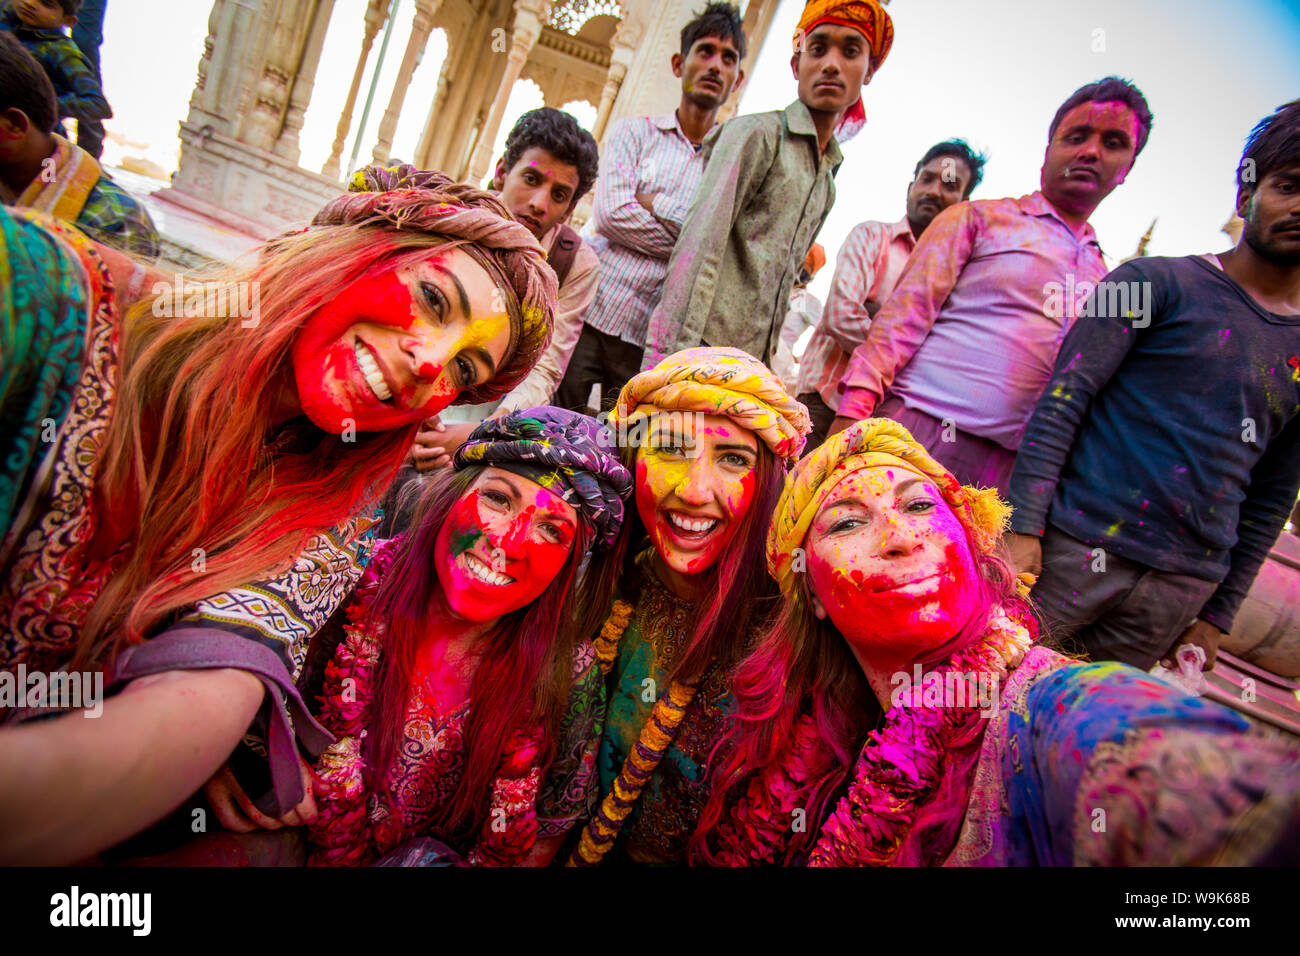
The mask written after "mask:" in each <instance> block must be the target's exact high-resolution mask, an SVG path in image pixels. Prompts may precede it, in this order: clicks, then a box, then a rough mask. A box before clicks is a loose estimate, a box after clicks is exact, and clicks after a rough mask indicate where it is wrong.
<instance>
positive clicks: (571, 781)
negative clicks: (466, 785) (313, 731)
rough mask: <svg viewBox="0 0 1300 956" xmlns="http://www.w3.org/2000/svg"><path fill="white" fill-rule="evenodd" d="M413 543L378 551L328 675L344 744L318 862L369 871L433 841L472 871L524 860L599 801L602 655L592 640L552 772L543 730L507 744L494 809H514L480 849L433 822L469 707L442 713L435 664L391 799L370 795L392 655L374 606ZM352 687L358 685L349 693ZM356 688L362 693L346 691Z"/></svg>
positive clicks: (461, 748)
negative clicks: (368, 744) (382, 664)
mask: <svg viewBox="0 0 1300 956" xmlns="http://www.w3.org/2000/svg"><path fill="white" fill-rule="evenodd" d="M401 540H402V537H401V536H400V535H399V536H398V537H397V538H393V539H391V540H389V541H385V542H383V543H381V544H380V545H379V546H378V547H377V548H376V549H375V554H374V560H373V561H372V562H371V564H370V566H369V568H368V569H367V570H366V573H365V575H364V576H363V578H362V581H361V583H360V584H359V585H358V587H357V591H356V595H355V596H354V598H353V600H352V601H351V602H350V603H349V604H348V606H347V609H346V613H347V615H348V618H349V620H350V621H351V626H349V627H347V629H346V630H347V637H346V638H345V639H344V642H343V643H342V644H340V645H339V648H338V650H337V651H336V653H335V658H334V661H333V663H332V664H331V665H330V666H329V667H328V668H327V670H326V678H325V696H324V697H323V698H322V701H323V703H324V708H323V710H322V713H321V721H322V723H324V724H325V726H326V727H328V728H329V730H330V731H331V732H332V733H334V734H336V735H337V736H338V737H339V740H338V742H337V743H335V744H334V745H333V746H331V747H330V748H329V750H328V751H326V753H325V754H324V755H323V756H322V757H321V761H320V765H319V769H320V771H321V774H322V776H323V777H324V778H325V779H326V781H327V783H328V784H329V785H330V787H331V788H332V790H333V793H332V794H327V795H325V796H324V797H322V798H321V799H320V815H319V817H318V818H317V820H316V822H315V823H314V824H312V826H311V827H310V830H309V834H310V839H311V844H312V848H311V856H310V858H309V864H311V865H334V866H338V865H351V866H360V865H367V864H370V863H373V862H375V861H376V860H378V859H379V858H380V857H383V856H385V855H387V854H388V853H389V852H390V851H392V850H394V849H396V848H398V847H400V846H401V845H402V844H404V843H407V842H409V841H412V840H415V839H418V838H420V837H426V836H431V837H434V838H435V839H437V840H439V841H441V842H444V843H447V844H449V845H451V846H452V848H453V849H455V850H457V852H459V853H461V855H462V856H463V857H464V858H465V859H466V861H467V862H469V863H471V864H496V865H503V864H505V865H508V864H513V863H519V862H521V861H522V860H523V858H524V857H526V856H527V855H528V853H529V851H530V850H531V849H532V846H533V844H534V842H535V841H536V840H537V839H547V838H550V837H558V836H563V835H564V834H565V833H567V832H568V830H569V829H570V828H571V827H572V826H573V824H574V823H576V822H577V821H578V820H579V819H580V818H582V817H584V816H586V815H587V814H589V813H590V812H591V810H592V807H593V805H594V803H595V799H596V773H595V766H596V743H597V741H598V740H599V737H600V727H601V724H600V718H601V711H600V708H599V704H600V703H601V698H602V694H601V689H600V682H601V677H602V675H601V673H600V668H599V667H598V666H596V655H595V651H594V650H593V648H592V645H591V643H590V642H583V643H582V644H581V645H580V646H579V647H578V648H576V652H575V655H574V682H573V686H572V689H571V691H570V697H569V704H568V708H567V710H566V712H565V715H564V717H563V718H562V720H561V724H560V732H559V733H560V736H559V739H558V740H557V742H556V753H555V758H554V759H553V761H552V763H551V766H550V767H549V768H543V767H541V766H540V765H539V763H538V759H537V758H538V755H539V751H540V749H541V740H540V728H537V729H536V730H534V731H531V732H528V733H521V734H516V735H515V737H514V738H513V739H512V740H511V741H510V742H509V743H508V744H507V746H506V753H505V754H504V755H503V757H502V760H501V763H500V765H499V767H498V770H497V774H496V780H495V781H494V785H493V790H494V797H493V802H492V807H493V810H494V811H495V810H497V809H499V808H500V809H504V810H505V811H506V812H505V814H504V818H503V819H497V820H494V819H491V818H490V819H488V820H485V821H483V823H482V825H481V826H480V827H479V829H478V832H479V839H477V840H476V841H475V840H473V839H471V840H469V841H466V840H464V839H458V838H457V837H456V835H454V834H450V833H444V832H442V831H440V830H438V829H437V828H435V827H434V826H433V820H434V818H435V817H436V816H437V814H438V812H439V811H440V810H441V809H442V808H443V807H444V806H445V805H446V803H447V801H448V800H449V799H450V798H451V797H452V795H453V794H454V793H455V791H456V788H457V786H458V785H459V783H460V780H461V776H462V774H463V773H464V770H465V758H466V755H467V751H466V746H467V744H466V740H465V731H466V726H467V723H468V719H469V700H468V698H467V699H465V700H464V701H462V702H461V703H460V704H459V705H457V706H456V707H455V708H453V709H452V711H451V712H450V713H441V712H440V711H439V707H438V704H437V700H436V697H435V695H434V694H433V692H432V688H433V683H434V674H433V673H432V672H430V671H429V670H427V669H425V668H424V667H423V666H420V667H417V670H416V672H415V674H414V679H413V682H412V685H411V692H410V699H409V702H408V704H407V710H406V724H405V727H404V729H403V737H402V742H401V744H400V746H399V747H398V753H397V755H396V757H395V758H394V760H393V762H392V763H391V764H390V766H389V768H388V771H387V783H388V788H389V793H380V792H373V791H371V792H368V791H366V790H365V786H364V782H363V778H362V757H361V747H362V740H361V738H362V735H363V734H364V733H365V728H366V725H367V723H368V722H369V720H370V706H371V701H372V697H371V694H372V693H373V690H374V687H373V684H374V680H375V675H376V673H377V667H378V663H379V659H380V656H381V654H382V638H381V637H380V636H379V635H378V634H377V633H376V629H375V627H374V624H373V622H372V621H370V620H369V617H368V609H369V604H370V602H371V601H372V600H373V598H374V596H375V594H376V593H377V591H378V589H379V584H380V582H381V581H382V579H383V577H384V575H385V574H387V573H388V571H389V569H390V567H391V565H392V562H393V559H394V557H395V555H396V553H397V550H398V547H399V544H400V542H401ZM349 679H351V680H352V681H353V683H352V684H351V685H345V684H344V681H346V680H349ZM345 687H350V688H351V690H352V693H350V694H345V693H344V690H345ZM544 771H545V772H544ZM494 824H495V826H494ZM503 826H504V829H503ZM458 843H459V844H461V845H456V844H458Z"/></svg>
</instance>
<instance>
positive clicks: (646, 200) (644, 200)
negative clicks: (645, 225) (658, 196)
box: [636, 193, 655, 216]
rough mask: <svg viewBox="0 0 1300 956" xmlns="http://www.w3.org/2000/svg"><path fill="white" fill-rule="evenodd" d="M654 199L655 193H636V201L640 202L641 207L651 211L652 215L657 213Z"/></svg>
mask: <svg viewBox="0 0 1300 956" xmlns="http://www.w3.org/2000/svg"><path fill="white" fill-rule="evenodd" d="M654 199H655V196H654V193H637V194H636V201H637V202H639V203H640V204H641V208H642V209H644V210H645V211H646V212H648V213H649V214H650V215H652V216H653V215H654V214H655V202H654Z"/></svg>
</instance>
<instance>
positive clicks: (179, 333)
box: [72, 187, 555, 668]
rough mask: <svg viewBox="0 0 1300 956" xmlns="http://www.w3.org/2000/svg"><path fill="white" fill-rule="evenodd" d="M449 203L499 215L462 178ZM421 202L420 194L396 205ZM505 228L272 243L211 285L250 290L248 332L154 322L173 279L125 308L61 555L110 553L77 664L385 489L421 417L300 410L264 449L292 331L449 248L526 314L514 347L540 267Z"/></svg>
mask: <svg viewBox="0 0 1300 956" xmlns="http://www.w3.org/2000/svg"><path fill="white" fill-rule="evenodd" d="M462 193H463V194H464V195H462ZM387 195H388V196H391V195H392V194H387ZM450 195H451V194H449V196H450ZM453 198H458V199H462V200H464V201H467V202H473V203H476V204H477V207H481V208H483V209H486V210H488V211H489V212H490V213H492V215H491V216H490V217H488V218H490V219H491V220H493V221H495V220H496V219H497V217H505V216H506V215H507V214H506V212H505V209H504V207H502V206H500V204H499V203H498V202H497V201H496V200H495V199H494V198H493V197H491V196H488V195H487V194H485V193H481V192H479V191H477V190H468V187H460V188H459V192H457V193H456V194H455V196H454V197H453ZM400 199H401V197H400V196H398V197H396V198H395V199H386V201H388V202H389V203H390V204H394V203H397V202H398V201H399V200H400ZM356 201H357V197H346V198H345V199H341V200H340V201H339V202H340V203H341V204H342V203H354V202H356ZM428 202H429V200H428V198H426V197H424V196H421V197H420V198H419V199H418V200H415V201H412V202H410V205H412V206H416V205H423V204H427V203H428ZM475 211H476V212H477V211H478V209H477V208H476V209H475ZM358 214H360V213H358ZM480 215H482V213H480ZM503 221H504V220H503ZM505 228H506V231H507V235H506V236H505V238H504V239H502V240H501V243H502V245H501V246H500V247H485V246H484V244H483V243H482V242H478V243H475V242H470V241H468V240H465V239H457V238H454V237H450V238H449V237H448V236H447V235H444V234H438V233H434V232H429V231H422V230H420V229H418V228H412V229H399V228H395V227H394V226H393V225H392V224H391V223H387V222H383V221H378V220H373V219H372V220H368V221H365V222H363V223H362V224H360V225H357V224H351V225H324V226H319V227H316V228H313V229H311V230H310V231H302V232H298V233H291V234H289V235H286V236H282V237H279V238H277V239H275V240H273V241H271V242H269V243H268V244H267V245H266V247H265V248H264V249H263V251H262V255H261V258H260V259H259V261H258V262H257V263H256V264H255V265H253V266H251V267H244V268H240V269H231V270H228V271H227V272H226V273H225V275H224V276H223V278H222V280H221V281H222V282H224V283H227V284H228V283H238V282H250V283H256V284H257V286H256V287H257V288H258V290H259V295H260V312H261V315H260V321H259V322H258V323H257V324H256V326H255V327H251V328H248V327H244V326H243V322H244V319H243V318H242V317H241V316H239V315H200V316H197V317H189V316H187V317H185V318H183V319H182V318H171V317H167V316H168V311H167V309H166V308H165V307H164V308H159V307H156V305H164V303H163V302H162V301H161V300H162V299H163V298H167V299H170V298H171V296H172V292H171V290H166V291H164V292H162V293H161V295H150V296H147V297H145V298H144V299H142V300H140V301H137V302H136V303H135V304H134V305H132V306H131V307H130V308H129V309H128V310H127V313H126V316H125V319H124V322H123V339H124V341H123V345H122V348H121V349H120V361H119V365H118V368H117V377H118V382H119V386H118V389H117V394H116V398H115V405H114V407H113V409H112V411H111V413H110V415H109V421H108V425H107V428H106V431H105V434H104V441H103V446H102V448H103V451H102V458H101V460H100V461H99V462H98V465H97V470H96V474H95V478H94V487H93V490H92V495H93V499H92V513H93V514H95V515H96V516H97V525H96V527H95V528H94V531H93V534H92V536H91V537H90V538H89V539H88V540H87V541H85V542H84V544H83V546H82V547H81V548H80V549H79V553H78V554H77V555H76V556H75V557H76V558H77V559H79V560H81V561H82V562H85V563H88V564H89V563H93V562H98V561H114V562H119V561H120V564H119V565H118V566H117V567H115V569H114V571H113V572H112V574H111V575H110V576H109V578H108V580H107V581H106V583H105V585H104V587H103V589H102V590H101V591H100V593H99V594H98V595H97V597H96V599H95V601H94V603H93V604H92V605H91V607H90V608H89V610H88V613H87V615H86V618H85V623H84V625H83V627H82V628H81V631H80V633H79V635H78V637H77V643H76V649H75V654H74V658H73V664H72V666H73V667H74V668H75V667H78V666H87V665H92V666H93V665H98V664H103V663H106V662H108V661H111V660H112V658H113V657H114V656H115V655H116V654H117V653H118V652H119V651H120V650H121V649H122V648H123V647H124V646H126V645H127V644H129V643H135V642H138V641H141V640H143V639H144V638H146V637H148V636H150V634H151V633H153V632H155V631H156V630H157V629H158V628H160V627H161V626H164V625H165V624H166V623H167V621H168V619H169V618H170V617H171V616H172V615H174V614H175V613H176V612H177V611H179V610H180V609H182V608H184V607H186V606H188V605H191V604H193V603H194V602H195V601H197V600H200V599H202V598H204V597H207V596H209V595H212V594H217V593H220V592H222V591H224V590H227V589H230V588H232V587H235V586H238V585H240V584H243V583H246V582H248V581H250V580H256V579H257V577H258V576H261V575H266V574H269V573H272V572H274V571H276V570H278V569H279V568H282V567H284V566H286V565H287V563H288V562H290V561H292V560H293V557H294V555H295V554H297V553H299V552H300V551H301V550H302V549H303V547H304V546H305V545H306V544H307V543H308V542H309V541H310V540H311V538H312V537H313V536H314V535H316V534H318V533H320V532H321V531H323V530H327V529H330V528H333V527H336V526H337V525H339V524H340V523H342V522H343V521H344V520H345V519H347V518H349V517H350V516H353V515H356V514H364V513H366V512H367V511H368V510H369V509H370V508H371V507H372V506H373V504H374V502H375V501H376V500H377V499H378V497H379V496H380V495H381V494H382V493H383V491H384V490H385V489H386V488H387V487H388V485H390V484H391V483H392V480H393V478H394V477H395V475H396V473H397V470H398V468H399V467H400V465H401V463H402V460H403V458H404V457H405V455H406V452H407V450H408V449H409V448H410V446H411V442H412V441H413V439H414V436H415V433H416V431H417V430H418V427H419V425H418V423H414V424H412V425H410V426H409V427H404V428H399V429H393V430H391V431H387V432H378V433H365V432H358V433H356V434H355V435H334V434H327V433H325V432H322V431H321V430H320V429H318V428H316V427H315V426H314V425H311V424H310V423H309V422H307V421H306V419H305V418H298V419H293V420H291V421H290V422H288V423H286V424H284V425H283V426H281V427H280V428H279V433H278V434H277V435H275V438H276V441H275V443H274V446H272V445H271V444H270V443H269V441H268V439H269V438H270V437H271V434H272V432H274V431H275V430H276V427H277V422H276V416H277V409H279V408H280V407H281V405H282V403H283V394H284V389H286V388H292V374H291V350H292V345H293V342H294V340H295V338H296V337H297V335H298V334H299V332H300V330H301V329H302V328H303V326H304V325H305V324H306V322H307V321H308V319H309V318H310V317H311V316H312V314H313V313H314V312H315V311H316V310H317V309H318V308H320V307H321V306H322V305H323V304H324V303H325V302H327V301H328V300H329V299H330V298H331V297H332V296H333V295H334V294H335V293H336V292H337V290H338V289H340V288H341V287H343V286H346V285H347V284H349V283H352V282H355V281H357V280H359V279H361V278H363V277H365V276H367V275H371V274H375V273H378V272H384V271H387V270H389V269H394V268H399V269H400V268H402V267H404V266H406V265H409V264H412V263H415V262H417V261H419V260H422V259H424V258H425V257H427V256H428V254H429V251H430V250H431V249H435V248H451V247H463V248H464V250H465V251H466V252H467V253H469V254H470V255H471V256H472V257H473V258H474V259H475V260H476V261H478V262H479V263H480V264H482V265H483V266H484V267H485V268H486V269H487V270H488V272H489V275H491V277H492V279H493V281H494V282H495V283H496V285H497V286H498V288H500V289H501V291H502V293H503V297H504V299H505V305H506V311H507V312H508V313H509V314H510V315H511V320H512V326H516V327H517V326H518V323H520V317H521V313H527V317H526V318H525V320H524V322H523V325H524V327H525V328H528V327H529V326H528V318H531V321H532V327H533V328H534V332H533V333H531V340H530V341H529V342H528V343H527V346H528V348H529V349H530V350H532V349H534V348H535V347H536V345H537V342H536V341H532V340H536V339H537V333H536V331H535V329H536V326H537V323H538V321H539V320H538V314H540V312H539V308H540V310H541V311H545V310H546V309H549V310H550V312H548V313H546V314H545V315H544V316H543V319H544V322H545V328H544V329H543V333H546V332H547V331H548V330H549V325H550V315H551V314H553V310H554V301H555V298H554V294H555V284H554V283H555V277H554V274H553V273H552V272H551V271H550V269H549V267H547V266H546V264H545V262H544V261H542V259H541V257H540V249H539V248H536V244H535V243H533V242H528V243H525V242H524V241H523V240H522V239H517V237H514V236H513V235H511V234H509V233H508V230H514V229H519V230H522V227H520V226H518V224H516V223H513V222H509V223H508V224H507V225H506V227H505ZM523 232H524V236H525V238H528V239H530V238H531V237H529V236H527V234H526V230H524V231H523ZM228 287H229V286H228ZM539 303H541V306H540V307H539ZM220 311H234V312H238V311H239V310H237V309H233V310H220ZM545 337H546V336H545V334H543V336H542V339H541V344H542V345H544V344H545ZM524 345H525V343H524V342H523V341H522V340H521V341H520V342H519V348H521V349H522V348H523V347H524ZM503 364H507V363H503ZM515 364H518V363H515ZM523 370H524V371H526V367H525V368H524V369H523ZM503 371H504V369H503ZM501 377H502V376H501V375H500V374H499V375H498V379H500V378H501ZM494 381H495V380H494ZM485 388H491V386H482V385H480V386H478V387H477V389H476V391H477V392H483V391H484V390H485ZM485 394H486V393H485ZM474 397H476V398H477V397H481V396H478V395H475V396H474Z"/></svg>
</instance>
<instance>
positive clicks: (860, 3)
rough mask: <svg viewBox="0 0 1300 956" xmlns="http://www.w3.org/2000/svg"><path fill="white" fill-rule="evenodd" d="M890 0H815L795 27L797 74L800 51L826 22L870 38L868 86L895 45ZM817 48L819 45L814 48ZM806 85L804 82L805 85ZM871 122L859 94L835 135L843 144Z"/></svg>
mask: <svg viewBox="0 0 1300 956" xmlns="http://www.w3.org/2000/svg"><path fill="white" fill-rule="evenodd" d="M888 2H889V0H879V2H877V0H811V2H810V3H809V4H808V5H807V6H806V7H804V8H803V15H802V16H801V17H799V24H798V25H797V26H796V27H795V30H794V58H793V59H792V60H791V65H792V66H794V69H795V76H796V77H797V76H798V75H799V68H798V66H797V63H798V58H799V55H800V53H801V52H802V51H803V48H804V46H805V44H806V43H807V42H808V39H809V34H811V33H812V32H813V31H814V30H815V29H817V27H819V26H821V25H822V24H830V25H833V26H838V27H847V28H849V29H850V30H856V31H857V32H858V33H861V34H862V35H863V36H864V37H866V40H867V45H868V46H869V47H870V49H871V65H870V67H868V69H867V75H866V77H865V78H864V79H863V81H862V85H863V86H865V85H866V84H867V83H868V82H870V80H871V77H872V74H874V73H875V72H876V70H878V69H880V64H882V63H884V62H885V57H887V56H888V55H889V48H890V47H892V46H893V45H894V21H893V20H891V19H890V18H889V14H888V13H886V12H885V3H888ZM814 49H815V48H814ZM801 86H802V84H801ZM866 121H867V113H866V110H865V109H864V108H863V106H862V97H861V96H859V97H858V98H857V99H856V100H854V101H853V104H852V105H851V106H849V108H848V109H847V110H846V111H845V112H844V114H843V115H842V116H841V117H840V120H839V123H838V124H837V125H836V126H835V138H836V139H837V140H839V141H840V142H841V143H843V142H845V141H847V140H849V139H851V138H853V137H854V136H856V135H857V133H858V131H859V130H860V129H862V127H863V125H864V124H865V123H866Z"/></svg>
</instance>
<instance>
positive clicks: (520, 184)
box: [492, 146, 579, 239]
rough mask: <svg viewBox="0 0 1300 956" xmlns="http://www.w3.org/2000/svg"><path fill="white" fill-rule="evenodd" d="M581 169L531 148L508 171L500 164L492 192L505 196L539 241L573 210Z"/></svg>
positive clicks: (539, 149)
mask: <svg viewBox="0 0 1300 956" xmlns="http://www.w3.org/2000/svg"><path fill="white" fill-rule="evenodd" d="M578 181H579V179H578V167H577V166H575V165H573V163H566V162H564V161H563V160H560V159H556V158H555V156H554V155H553V154H551V153H550V152H548V151H547V150H544V149H542V147H540V146H530V147H528V149H526V150H524V152H523V155H521V156H520V157H519V160H518V162H516V163H515V164H514V165H513V166H511V167H510V169H509V170H508V171H507V170H506V168H505V164H504V161H502V162H501V163H498V164H497V171H496V178H495V179H493V180H492V188H493V189H495V190H496V191H497V192H499V193H500V194H501V201H502V202H503V203H505V206H506V208H507V209H509V210H510V215H512V216H514V217H515V218H516V219H518V220H519V221H520V222H522V223H523V224H524V225H525V226H527V227H528V231H529V232H531V233H532V234H533V235H534V236H535V237H537V238H538V239H540V238H542V236H544V235H546V234H547V233H548V232H550V231H551V230H552V229H553V228H555V226H556V224H557V223H560V222H563V221H564V220H565V219H566V218H567V217H568V215H569V213H570V212H571V211H572V210H573V197H574V196H575V195H576V194H577V191H578Z"/></svg>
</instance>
